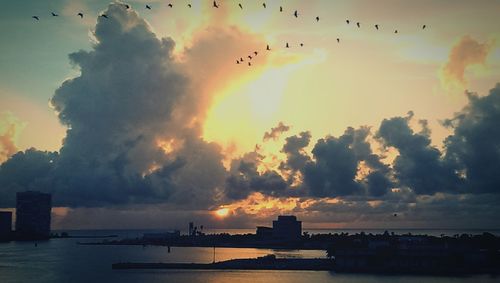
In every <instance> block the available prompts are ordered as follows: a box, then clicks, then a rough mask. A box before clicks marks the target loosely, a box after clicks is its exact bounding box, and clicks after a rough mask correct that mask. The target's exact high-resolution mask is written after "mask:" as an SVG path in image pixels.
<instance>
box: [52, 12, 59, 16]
mask: <svg viewBox="0 0 500 283" xmlns="http://www.w3.org/2000/svg"><path fill="white" fill-rule="evenodd" d="M51 14H52V17H59V15H58V14H56V13H54V12H51Z"/></svg>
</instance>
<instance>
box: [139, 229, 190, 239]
mask: <svg viewBox="0 0 500 283" xmlns="http://www.w3.org/2000/svg"><path fill="white" fill-rule="evenodd" d="M180 236H181V232H180V231H179V230H173V231H168V232H163V233H144V234H143V236H142V239H143V240H146V241H167V240H171V239H176V238H179V237H180Z"/></svg>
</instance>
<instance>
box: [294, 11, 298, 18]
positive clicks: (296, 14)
mask: <svg viewBox="0 0 500 283" xmlns="http://www.w3.org/2000/svg"><path fill="white" fill-rule="evenodd" d="M293 15H294V16H295V17H296V18H298V17H299V12H297V10H295V12H294V13H293Z"/></svg>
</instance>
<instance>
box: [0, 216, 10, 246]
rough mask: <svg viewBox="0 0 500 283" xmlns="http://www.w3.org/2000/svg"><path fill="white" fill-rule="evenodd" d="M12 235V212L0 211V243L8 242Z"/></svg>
mask: <svg viewBox="0 0 500 283" xmlns="http://www.w3.org/2000/svg"><path fill="white" fill-rule="evenodd" d="M11 233H12V212H10V211H0V241H8V240H9V239H10V238H11Z"/></svg>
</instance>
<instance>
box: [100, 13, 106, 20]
mask: <svg viewBox="0 0 500 283" xmlns="http://www.w3.org/2000/svg"><path fill="white" fill-rule="evenodd" d="M100 17H103V18H106V19H108V16H107V15H106V14H101V15H100Z"/></svg>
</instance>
